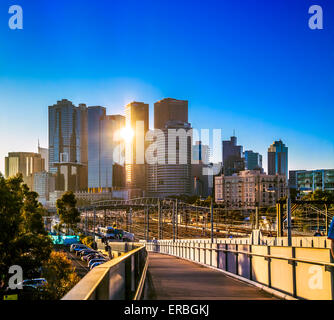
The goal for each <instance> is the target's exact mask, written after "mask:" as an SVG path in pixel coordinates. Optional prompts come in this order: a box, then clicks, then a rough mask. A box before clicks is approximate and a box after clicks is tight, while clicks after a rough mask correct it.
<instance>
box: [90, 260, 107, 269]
mask: <svg viewBox="0 0 334 320" xmlns="http://www.w3.org/2000/svg"><path fill="white" fill-rule="evenodd" d="M103 263H104V262H95V263H93V264H92V265H91V266H90V268H89V269H90V270H92V269H93V268H95V267H97V266H99V265H100V264H103Z"/></svg>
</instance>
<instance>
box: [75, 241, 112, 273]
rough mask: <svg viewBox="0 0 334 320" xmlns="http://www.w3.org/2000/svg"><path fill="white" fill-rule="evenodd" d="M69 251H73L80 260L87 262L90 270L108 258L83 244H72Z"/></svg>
mask: <svg viewBox="0 0 334 320" xmlns="http://www.w3.org/2000/svg"><path fill="white" fill-rule="evenodd" d="M70 252H73V253H75V254H76V255H77V256H79V257H80V258H81V260H82V261H85V262H87V264H88V268H89V269H90V270H92V269H93V268H95V267H97V266H99V265H100V264H102V263H105V262H107V261H108V260H109V258H108V257H107V256H105V255H103V254H102V253H101V252H100V251H97V250H94V249H91V248H89V247H87V246H86V245H84V244H72V245H71V247H70Z"/></svg>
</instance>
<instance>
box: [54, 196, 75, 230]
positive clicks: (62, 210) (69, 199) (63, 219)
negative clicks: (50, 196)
mask: <svg viewBox="0 0 334 320" xmlns="http://www.w3.org/2000/svg"><path fill="white" fill-rule="evenodd" d="M76 204H77V200H76V198H75V195H74V193H73V192H72V191H68V192H66V193H64V194H63V196H62V197H61V198H60V199H58V200H57V202H56V207H57V213H58V215H59V218H60V223H61V224H65V225H66V229H67V232H68V230H69V229H70V228H71V229H72V230H75V229H76V227H77V224H78V223H79V222H80V212H79V210H78V209H77V208H76Z"/></svg>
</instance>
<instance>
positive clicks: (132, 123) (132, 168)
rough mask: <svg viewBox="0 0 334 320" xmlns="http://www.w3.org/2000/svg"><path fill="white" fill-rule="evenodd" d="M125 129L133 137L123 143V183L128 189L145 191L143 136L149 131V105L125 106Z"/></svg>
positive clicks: (132, 103) (138, 103)
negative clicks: (130, 131) (131, 133)
mask: <svg viewBox="0 0 334 320" xmlns="http://www.w3.org/2000/svg"><path fill="white" fill-rule="evenodd" d="M125 127H126V128H127V129H128V130H132V132H133V136H132V137H131V139H129V140H127V141H125V183H126V187H127V188H129V189H141V190H142V191H143V192H145V190H146V164H145V151H146V148H147V143H146V142H145V135H146V133H147V131H148V130H149V105H148V104H145V103H143V102H131V103H129V104H128V105H126V106H125Z"/></svg>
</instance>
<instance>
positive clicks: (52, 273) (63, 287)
mask: <svg viewBox="0 0 334 320" xmlns="http://www.w3.org/2000/svg"><path fill="white" fill-rule="evenodd" d="M43 276H44V277H45V279H46V280H47V284H46V285H45V286H43V287H42V291H41V292H40V298H41V299H45V300H59V299H61V298H62V297H63V296H64V295H65V294H66V293H67V292H68V291H70V290H71V289H72V288H73V287H74V286H75V285H76V284H77V283H78V282H79V280H80V278H79V277H78V275H77V274H76V273H75V268H74V267H73V266H72V264H71V261H70V260H69V259H68V258H67V257H66V254H65V253H64V252H56V251H52V253H51V255H50V258H49V259H48V260H47V261H46V262H45V264H44V266H43Z"/></svg>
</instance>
